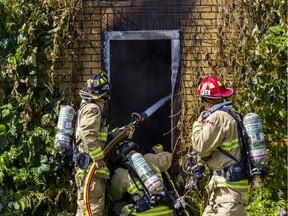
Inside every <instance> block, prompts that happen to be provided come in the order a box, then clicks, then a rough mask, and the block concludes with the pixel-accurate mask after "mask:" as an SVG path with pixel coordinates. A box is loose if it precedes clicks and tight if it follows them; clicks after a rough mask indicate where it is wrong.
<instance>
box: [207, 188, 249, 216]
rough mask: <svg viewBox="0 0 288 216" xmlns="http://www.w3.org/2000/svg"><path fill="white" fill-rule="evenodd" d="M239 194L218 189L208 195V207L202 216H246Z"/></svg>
mask: <svg viewBox="0 0 288 216" xmlns="http://www.w3.org/2000/svg"><path fill="white" fill-rule="evenodd" d="M239 200H241V194H240V193H238V192H236V191H234V190H233V189H231V188H226V187H223V188H221V187H219V188H215V189H213V191H212V192H211V194H210V195H209V201H208V205H207V206H206V208H205V210H204V213H203V215H202V216H216V215H217V216H236V215H237V216H246V210H245V206H244V203H242V202H239Z"/></svg>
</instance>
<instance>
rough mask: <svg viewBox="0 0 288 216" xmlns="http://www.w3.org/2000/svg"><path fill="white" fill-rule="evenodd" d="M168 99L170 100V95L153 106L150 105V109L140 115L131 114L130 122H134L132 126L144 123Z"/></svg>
mask: <svg viewBox="0 0 288 216" xmlns="http://www.w3.org/2000/svg"><path fill="white" fill-rule="evenodd" d="M169 99H170V95H167V96H165V97H163V98H161V99H160V100H159V101H157V102H156V103H155V104H154V105H152V106H151V107H149V108H148V109H146V110H145V111H144V112H143V113H141V114H139V113H136V112H133V113H132V114H131V117H132V122H134V124H138V123H141V122H143V121H145V120H146V119H147V118H149V117H150V116H151V115H152V114H153V113H155V112H156V111H157V110H158V109H159V108H160V107H162V106H163V105H164V104H165V103H166V102H167V101H168V100H169Z"/></svg>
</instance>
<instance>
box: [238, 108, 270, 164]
mask: <svg viewBox="0 0 288 216" xmlns="http://www.w3.org/2000/svg"><path fill="white" fill-rule="evenodd" d="M243 124H244V127H245V128H246V131H247V134H248V136H249V147H250V161H251V163H252V165H253V166H254V167H265V166H267V163H268V155H267V149H266V146H265V135H264V132H263V126H262V123H261V118H260V117H259V115H257V114H255V113H248V114H247V115H246V116H245V117H244V118H243Z"/></svg>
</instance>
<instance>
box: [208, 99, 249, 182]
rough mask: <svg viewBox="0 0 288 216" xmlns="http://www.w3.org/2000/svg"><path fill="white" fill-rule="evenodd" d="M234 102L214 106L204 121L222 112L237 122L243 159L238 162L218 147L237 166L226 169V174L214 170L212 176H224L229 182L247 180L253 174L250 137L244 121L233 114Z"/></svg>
mask: <svg viewBox="0 0 288 216" xmlns="http://www.w3.org/2000/svg"><path fill="white" fill-rule="evenodd" d="M231 105H232V102H231V101H227V102H224V103H220V104H217V105H214V106H213V107H212V108H211V109H209V110H208V111H207V112H206V113H205V114H204V115H203V119H206V118H208V116H210V115H211V114H212V113H214V112H216V111H218V110H221V111H224V112H226V113H228V114H229V115H231V116H232V117H233V118H234V119H235V121H236V122H237V130H238V140H239V141H240V142H239V143H240V151H241V159H240V161H239V160H237V158H235V157H234V156H233V155H231V154H230V153H229V152H227V151H225V150H224V149H222V148H221V147H220V146H218V147H217V149H218V151H219V152H221V153H222V154H224V155H226V156H227V157H229V158H230V159H231V160H233V161H235V162H236V164H233V165H231V166H228V167H224V168H223V170H224V172H223V173H222V172H221V173H219V171H215V170H212V171H211V174H212V175H218V176H224V177H225V179H226V180H228V181H240V180H243V179H247V178H249V177H250V175H251V173H252V169H251V164H250V163H249V159H248V158H249V149H248V145H249V144H248V135H247V132H246V129H245V127H244V125H243V123H242V121H241V120H240V119H239V116H240V115H239V116H238V115H237V114H236V113H235V112H233V111H232V110H231V109H230V108H229V107H231Z"/></svg>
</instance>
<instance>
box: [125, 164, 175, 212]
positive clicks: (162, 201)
mask: <svg viewBox="0 0 288 216" xmlns="http://www.w3.org/2000/svg"><path fill="white" fill-rule="evenodd" d="M121 167H123V168H124V169H128V173H129V175H130V176H131V177H132V180H133V182H134V185H135V187H136V188H137V189H138V190H139V191H143V192H144V195H143V196H142V197H141V198H140V199H138V200H137V201H136V202H134V206H133V207H132V206H131V205H129V210H130V212H132V211H133V210H134V209H135V210H136V213H141V212H143V213H144V212H146V211H149V210H150V209H151V208H153V209H154V208H156V207H157V206H162V207H163V206H164V205H165V206H166V208H168V212H169V213H170V212H173V210H172V209H173V208H174V203H175V198H174V196H173V195H172V194H171V193H169V191H167V190H161V191H159V192H158V193H157V194H151V193H149V191H148V189H147V188H146V186H145V184H144V183H143V182H142V181H141V178H140V177H139V176H138V174H137V173H136V171H135V170H134V168H133V167H132V166H131V165H130V164H129V163H128V162H125V163H123V164H122V165H121ZM127 192H128V191H127ZM128 193H129V192H128ZM129 194H130V193H129ZM130 195H131V196H132V195H133V194H130ZM132 200H133V198H132ZM169 209H170V210H169ZM157 211H160V210H157ZM165 211H167V209H165ZM160 212H162V211H160ZM162 213H163V212H162Z"/></svg>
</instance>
